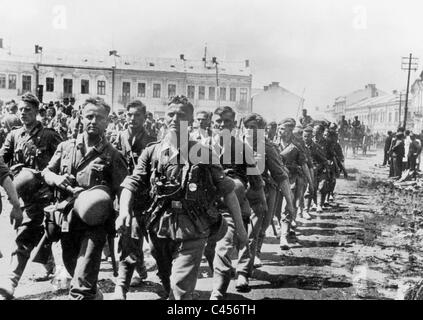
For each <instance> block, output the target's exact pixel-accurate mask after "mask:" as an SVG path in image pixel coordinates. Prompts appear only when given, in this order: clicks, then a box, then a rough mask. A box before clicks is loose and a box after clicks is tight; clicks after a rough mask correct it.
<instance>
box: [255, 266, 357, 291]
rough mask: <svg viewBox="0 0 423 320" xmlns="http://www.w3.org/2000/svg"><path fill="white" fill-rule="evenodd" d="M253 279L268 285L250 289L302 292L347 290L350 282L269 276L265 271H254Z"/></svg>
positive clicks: (294, 276)
mask: <svg viewBox="0 0 423 320" xmlns="http://www.w3.org/2000/svg"><path fill="white" fill-rule="evenodd" d="M253 278H255V279H257V280H262V281H268V282H270V283H268V284H259V285H252V286H251V289H269V288H297V289H303V290H321V289H323V288H349V287H352V284H351V283H350V282H346V281H342V280H339V281H338V280H332V279H330V278H324V277H317V276H312V277H307V276H303V275H280V274H270V273H268V272H265V271H261V270H255V271H254V273H253Z"/></svg>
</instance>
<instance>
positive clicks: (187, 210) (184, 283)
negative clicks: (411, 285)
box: [116, 96, 246, 300]
mask: <svg viewBox="0 0 423 320" xmlns="http://www.w3.org/2000/svg"><path fill="white" fill-rule="evenodd" d="M193 111H194V107H193V106H192V104H191V103H190V102H189V101H188V99H187V98H186V97H184V96H176V97H173V98H172V99H171V101H170V102H169V105H168V110H167V113H166V123H167V126H168V128H169V132H168V134H167V135H166V136H165V138H164V139H163V140H162V141H159V142H156V143H154V144H152V145H150V146H148V147H147V148H146V149H145V150H144V151H143V152H142V154H141V157H140V159H139V161H138V164H137V166H136V167H135V170H134V172H133V174H132V175H131V176H129V177H127V178H126V179H125V181H124V182H123V183H122V188H123V189H122V194H121V198H120V213H119V218H118V219H117V221H116V228H117V229H118V230H120V231H122V230H124V228H125V226H126V225H128V221H130V220H131V212H132V204H133V200H134V197H136V196H137V195H138V194H139V193H140V192H143V191H149V196H148V197H147V199H146V200H147V201H148V200H152V205H151V207H150V208H149V209H148V210H147V211H146V212H145V214H146V217H145V220H146V228H147V230H148V234H149V238H150V246H151V254H152V256H153V257H154V258H155V260H156V262H157V267H158V276H159V278H160V280H161V281H162V284H163V287H164V289H165V291H166V295H167V296H169V295H170V294H173V297H174V298H175V299H177V300H187V299H192V298H193V292H194V289H195V285H196V283H197V276H198V272H199V268H200V263H201V258H202V255H203V251H204V247H205V244H206V241H207V239H208V238H209V237H210V236H211V234H212V233H214V232H215V231H219V229H221V226H222V225H224V224H225V223H224V222H225V220H223V219H222V217H221V215H220V214H219V213H218V211H217V210H216V206H215V202H216V200H217V199H219V198H220V197H223V199H224V200H223V201H224V203H225V205H226V206H227V208H228V209H229V214H230V215H231V216H232V217H233V221H234V224H235V230H236V231H237V233H238V237H240V238H241V241H243V242H245V241H246V233H245V232H244V233H242V230H243V226H242V219H241V213H240V208H239V203H238V200H237V197H236V195H235V193H234V191H233V190H234V183H233V182H232V180H230V179H229V178H228V177H226V175H225V174H224V172H223V169H222V167H221V166H220V164H219V159H217V157H216V154H215V153H213V151H212V150H211V149H210V148H209V147H207V146H205V145H203V144H201V143H198V142H197V141H193V140H189V134H188V130H187V128H188V125H189V124H190V123H192V121H193ZM210 160H211V161H210ZM217 240H219V237H218V238H217V239H216V241H217Z"/></svg>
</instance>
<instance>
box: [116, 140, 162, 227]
mask: <svg viewBox="0 0 423 320" xmlns="http://www.w3.org/2000/svg"><path fill="white" fill-rule="evenodd" d="M153 151H154V146H151V147H147V148H146V149H144V151H143V152H142V153H141V156H140V157H139V159H138V163H137V166H136V167H135V169H134V171H133V173H132V175H130V176H127V177H126V178H125V180H123V182H122V184H121V185H120V187H121V188H122V190H121V192H120V198H119V217H118V218H117V219H116V223H115V226H116V230H117V231H118V232H123V230H124V228H125V227H129V225H130V221H131V216H132V215H131V212H132V207H133V202H134V196H135V194H136V193H137V192H138V191H139V190H140V189H146V188H148V186H149V184H148V180H149V173H150V168H151V164H150V161H151V155H152V152H153Z"/></svg>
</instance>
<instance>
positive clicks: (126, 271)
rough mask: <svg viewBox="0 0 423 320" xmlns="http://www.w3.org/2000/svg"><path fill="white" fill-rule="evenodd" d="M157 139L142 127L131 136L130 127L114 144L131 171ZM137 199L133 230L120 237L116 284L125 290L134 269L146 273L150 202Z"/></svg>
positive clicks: (119, 135) (122, 132)
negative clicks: (145, 225)
mask: <svg viewBox="0 0 423 320" xmlns="http://www.w3.org/2000/svg"><path fill="white" fill-rule="evenodd" d="M154 141H155V139H154V138H153V137H151V136H149V135H148V133H147V132H146V131H145V130H144V128H143V129H141V130H140V131H139V132H138V133H137V134H136V135H135V136H133V137H131V135H130V132H129V130H128V129H126V130H125V131H120V132H119V133H118V136H117V138H116V140H115V141H114V143H113V146H114V147H115V148H116V149H117V150H118V151H119V152H120V153H121V154H122V155H123V156H124V157H125V159H126V163H127V165H128V168H129V173H130V174H131V173H132V172H133V171H134V168H135V166H136V164H137V162H138V158H139V156H140V155H141V152H142V151H143V150H144V149H145V148H146V147H147V145H148V144H150V143H152V142H154ZM140 200H144V199H136V201H135V206H134V217H133V219H132V223H131V230H127V231H126V232H125V233H124V234H122V235H121V236H120V237H119V243H118V252H120V256H119V275H118V279H117V283H116V285H120V286H122V287H123V288H124V290H126V291H127V290H128V289H129V285H130V281H131V278H132V275H133V273H134V269H136V270H137V272H138V273H139V274H140V275H143V274H145V273H146V270H145V265H144V253H143V249H142V248H143V234H142V232H141V229H140V228H142V224H143V223H142V221H141V217H142V211H144V210H145V209H147V207H146V205H147V204H148V203H146V202H142V201H140Z"/></svg>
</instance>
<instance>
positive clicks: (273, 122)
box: [268, 121, 278, 128]
mask: <svg viewBox="0 0 423 320" xmlns="http://www.w3.org/2000/svg"><path fill="white" fill-rule="evenodd" d="M268 125H269V126H270V127H272V128H274V127H277V126H278V124H277V123H276V121H271V122H269V124H268Z"/></svg>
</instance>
